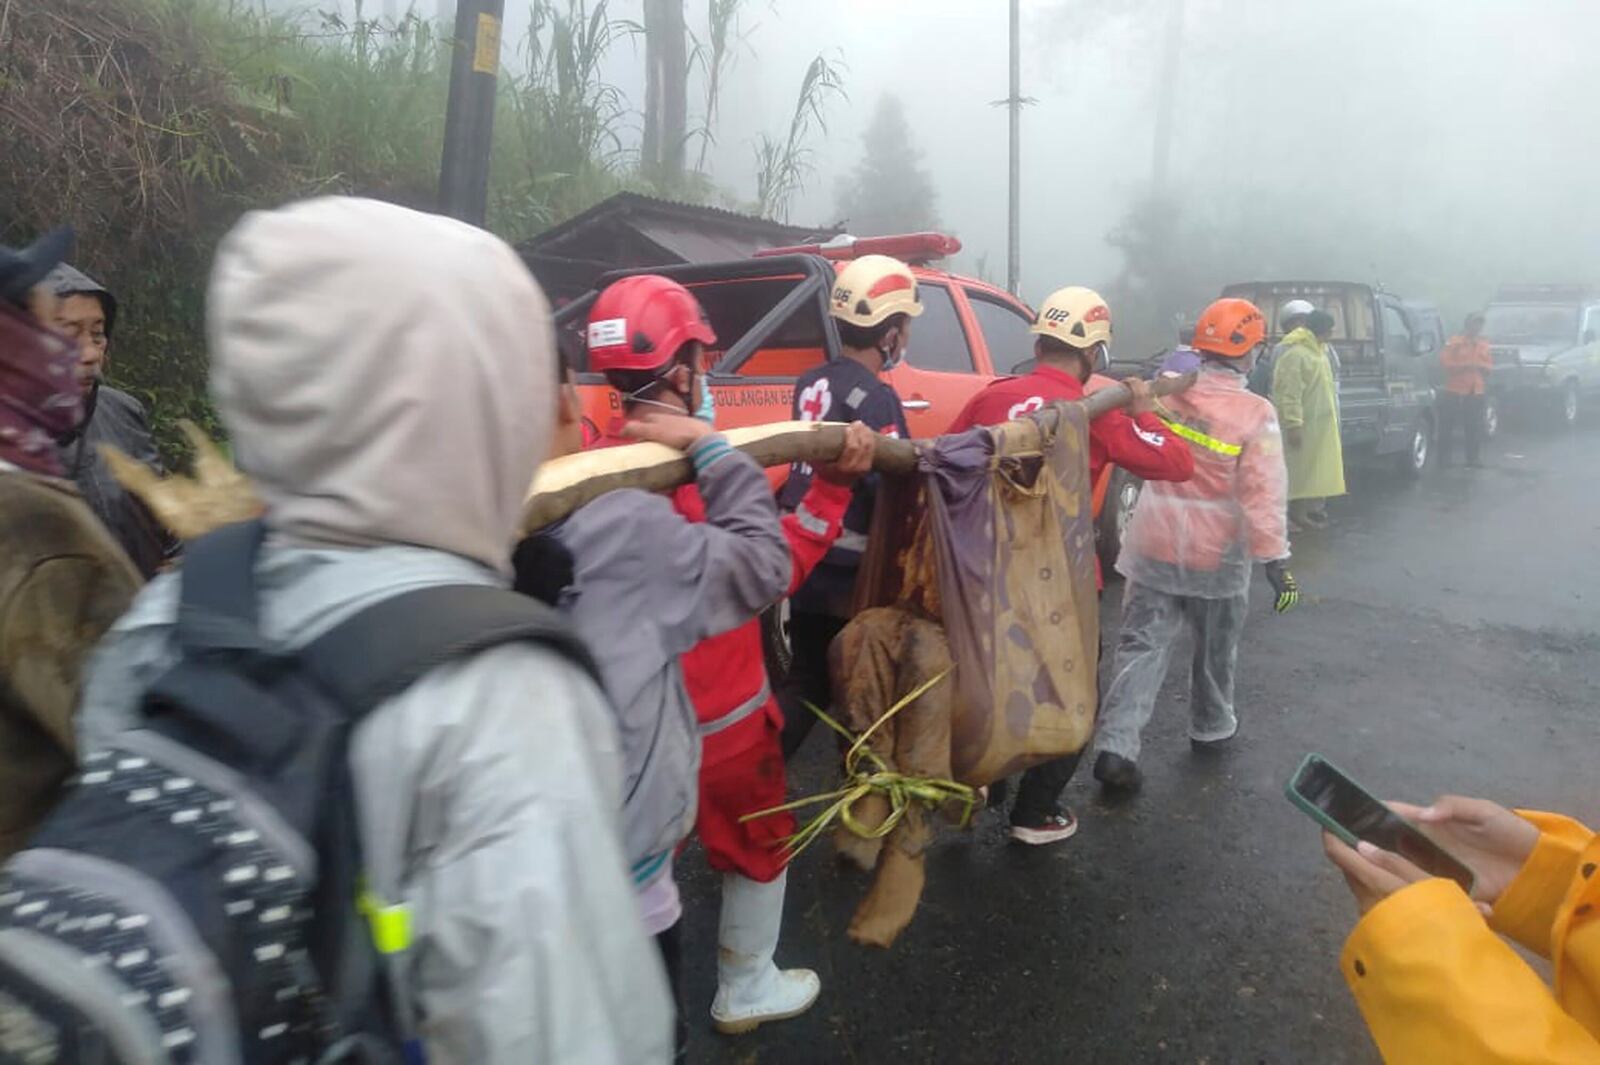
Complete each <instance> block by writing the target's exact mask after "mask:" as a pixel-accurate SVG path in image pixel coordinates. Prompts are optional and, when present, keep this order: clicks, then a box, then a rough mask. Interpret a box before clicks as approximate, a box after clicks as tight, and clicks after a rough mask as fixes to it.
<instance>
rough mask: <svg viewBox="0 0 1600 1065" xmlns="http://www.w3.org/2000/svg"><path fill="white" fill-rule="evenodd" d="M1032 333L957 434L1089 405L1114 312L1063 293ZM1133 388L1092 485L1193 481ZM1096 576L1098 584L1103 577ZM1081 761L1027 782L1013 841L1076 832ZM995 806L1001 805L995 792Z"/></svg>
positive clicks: (1144, 397)
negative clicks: (1010, 373) (1029, 364)
mask: <svg viewBox="0 0 1600 1065" xmlns="http://www.w3.org/2000/svg"><path fill="white" fill-rule="evenodd" d="M1030 332H1032V333H1033V334H1034V335H1035V336H1036V337H1037V338H1038V339H1036V340H1035V341H1034V343H1033V357H1034V369H1033V372H1031V373H1028V374H1025V375H1024V376H1021V377H1003V378H1001V379H999V380H997V381H995V382H993V383H992V384H990V385H989V386H988V387H987V388H985V389H984V390H983V391H981V392H979V393H978V394H977V395H975V396H973V397H972V399H971V400H969V401H968V402H967V405H966V407H965V408H964V409H963V410H962V411H961V413H960V414H958V415H956V420H955V422H954V423H953V424H952V425H951V426H950V430H949V431H950V432H952V433H959V432H963V431H965V430H967V429H971V428H972V427H973V426H977V425H999V424H1001V423H1003V422H1008V421H1011V420H1012V419H1014V418H1019V417H1021V416H1023V415H1025V414H1028V413H1030V412H1032V411H1036V410H1041V409H1042V408H1044V407H1045V406H1046V405H1047V404H1050V403H1055V402H1057V401H1059V400H1077V399H1082V398H1083V386H1084V384H1085V382H1087V381H1088V380H1089V375H1090V374H1092V373H1093V372H1094V371H1095V369H1096V368H1097V367H1098V366H1100V365H1101V364H1102V363H1103V362H1104V361H1105V360H1106V358H1107V353H1108V351H1109V349H1110V347H1111V308H1110V307H1109V306H1107V305H1106V301H1105V300H1104V299H1103V298H1101V296H1100V294H1099V293H1098V292H1095V291H1094V290H1093V289H1087V288H1079V287H1076V286H1073V287H1068V288H1063V289H1058V290H1057V291H1055V292H1053V293H1051V294H1050V297H1049V298H1048V299H1046V300H1045V301H1044V304H1043V305H1042V306H1041V307H1040V308H1039V316H1038V318H1037V319H1036V320H1035V321H1034V325H1033V328H1032V330H1030ZM1127 385H1128V387H1129V388H1130V389H1131V390H1132V391H1133V405H1132V406H1131V407H1130V408H1129V410H1128V412H1123V411H1120V410H1113V411H1108V412H1106V413H1105V414H1102V415H1101V416H1100V417H1098V418H1096V419H1095V420H1094V421H1093V422H1092V423H1091V424H1090V426H1089V483H1090V484H1095V483H1097V482H1098V480H1099V478H1100V471H1101V470H1103V469H1104V468H1105V466H1106V464H1107V463H1110V462H1114V463H1116V464H1117V465H1118V466H1121V467H1122V468H1123V469H1125V470H1127V471H1128V472H1129V473H1132V474H1134V475H1136V476H1139V477H1142V478H1144V479H1145V480H1147V481H1186V480H1188V479H1189V478H1190V477H1192V476H1193V475H1194V458H1193V456H1191V455H1190V454H1189V448H1188V446H1187V445H1186V444H1185V443H1184V442H1183V440H1182V439H1181V438H1180V437H1178V436H1176V435H1175V434H1173V433H1172V432H1170V431H1168V429H1167V426H1166V424H1165V423H1164V422H1162V421H1161V419H1160V418H1158V417H1156V416H1155V414H1154V413H1153V411H1154V410H1155V397H1154V396H1153V395H1152V394H1151V391H1150V385H1149V384H1148V383H1147V382H1145V381H1143V380H1141V379H1139V378H1136V377H1135V378H1130V379H1129V380H1128V382H1127ZM1096 567H1097V570H1098V560H1097V562H1096ZM1095 576H1096V578H1097V581H1098V578H1099V577H1100V574H1099V573H1098V572H1096V574H1095ZM1098 583H1103V581H1098ZM1082 756H1083V755H1082V752H1079V753H1077V754H1069V755H1067V756H1066V757H1065V758H1058V759H1056V760H1055V761H1053V762H1046V763H1044V764H1043V765H1038V766H1034V767H1033V768H1032V769H1030V770H1028V771H1027V772H1026V773H1024V774H1023V777H1022V784H1021V786H1020V787H1019V788H1018V789H1017V801H1016V804H1015V805H1014V806H1013V807H1012V809H1011V838H1012V839H1014V840H1017V841H1018V842H1019V843H1029V844H1033V845H1036V846H1038V845H1043V844H1047V843H1055V842H1058V841H1060V840H1064V839H1068V838H1070V837H1071V836H1072V835H1073V834H1074V833H1075V832H1077V830H1078V820H1077V818H1076V817H1074V816H1073V814H1072V811H1071V810H1069V809H1067V808H1065V807H1063V806H1062V805H1061V801H1060V800H1061V792H1062V791H1063V790H1064V789H1065V788H1066V786H1067V782H1068V781H1070V780H1071V779H1072V774H1073V772H1074V771H1075V770H1076V769H1077V767H1078V761H1079V759H1080V758H1082ZM990 798H991V801H993V800H995V796H994V793H993V792H991V793H990Z"/></svg>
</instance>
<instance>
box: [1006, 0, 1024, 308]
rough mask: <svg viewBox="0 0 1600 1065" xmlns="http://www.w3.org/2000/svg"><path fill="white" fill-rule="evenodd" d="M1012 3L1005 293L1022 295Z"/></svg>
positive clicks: (1017, 29)
mask: <svg viewBox="0 0 1600 1065" xmlns="http://www.w3.org/2000/svg"><path fill="white" fill-rule="evenodd" d="M1020 7H1021V0H1011V93H1010V95H1008V96H1007V97H1006V107H1007V109H1008V110H1009V111H1010V112H1011V189H1010V195H1009V196H1008V197H1007V204H1006V291H1007V292H1010V293H1011V294H1012V295H1013V296H1020V295H1021V294H1022V15H1021V11H1020Z"/></svg>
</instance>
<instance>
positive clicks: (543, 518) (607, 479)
mask: <svg viewBox="0 0 1600 1065" xmlns="http://www.w3.org/2000/svg"><path fill="white" fill-rule="evenodd" d="M1194 380H1195V375H1194V374H1192V373H1191V374H1185V375H1184V376H1182V377H1162V378H1159V379H1157V380H1156V381H1154V382H1152V383H1151V390H1152V391H1153V392H1155V394H1156V395H1157V396H1170V395H1172V394H1173V393H1175V392H1182V391H1183V390H1184V389H1186V388H1188V387H1189V386H1190V385H1192V384H1193V383H1194ZM1132 400H1133V394H1132V393H1131V392H1130V391H1129V390H1128V386H1127V385H1115V386H1112V387H1109V388H1103V389H1100V390H1099V391H1098V392H1095V393H1093V394H1092V395H1089V396H1085V397H1084V398H1083V399H1082V400H1078V401H1077V402H1079V403H1081V404H1082V406H1083V408H1084V411H1085V413H1086V414H1087V415H1088V418H1089V420H1090V421H1093V420H1094V419H1095V418H1098V417H1099V416H1100V415H1102V414H1104V413H1106V412H1107V411H1109V410H1115V409H1117V408H1119V407H1126V406H1127V405H1128V404H1129V403H1130V402H1132ZM1065 406H1066V404H1065V403H1057V404H1052V405H1051V406H1049V407H1046V408H1044V409H1043V410H1041V411H1038V412H1037V413H1035V414H1031V415H1029V416H1028V417H1026V418H1024V419H1021V421H1022V422H1023V424H1024V425H1031V426H1033V427H1036V428H1037V429H1038V430H1041V431H1045V432H1048V431H1050V430H1053V429H1054V428H1055V427H1056V425H1057V424H1058V423H1059V421H1060V417H1061V409H1060V408H1062V407H1065ZM844 430H845V427H844V425H843V424H842V423H839V422H779V423H777V424H776V425H762V426H756V427H753V428H749V429H731V430H729V431H727V432H726V433H724V434H723V435H724V436H726V437H727V439H728V442H729V443H730V444H732V445H733V446H734V447H736V448H738V449H739V450H740V451H742V452H744V453H745V454H746V455H748V456H750V457H751V458H752V459H754V460H755V461H756V462H757V463H758V464H759V465H761V466H787V465H789V464H790V463H792V462H809V463H813V464H816V463H823V462H831V461H833V460H834V459H836V458H838V457H839V452H840V451H841V450H843V448H844ZM918 446H919V442H918V441H913V440H895V439H891V438H888V437H883V438H880V439H879V440H878V442H877V449H876V451H875V453H874V455H873V460H872V468H873V469H875V470H877V471H879V472H880V473H886V474H889V475H891V476H901V477H903V476H906V475H908V474H911V473H915V472H916V469H917V448H918ZM693 480H694V466H693V464H692V463H690V461H689V459H688V457H687V456H685V455H684V453H683V452H681V451H677V450H675V449H673V448H670V447H665V446H663V445H661V444H630V445H628V446H627V447H616V448H606V449H603V450H600V451H584V452H580V453H578V454H576V455H567V456H565V457H563V458H559V459H552V460H551V461H549V462H547V463H545V464H544V466H542V467H541V468H540V470H539V475H538V477H536V478H535V479H534V482H533V489H532V491H531V492H530V493H529V495H528V501H527V504H526V505H525V506H524V507H523V512H522V531H523V532H524V533H529V532H533V531H534V530H536V529H542V528H544V527H545V526H546V525H550V524H552V523H554V522H557V521H560V520H561V519H562V518H564V517H566V516H567V515H569V514H571V513H572V512H573V511H575V510H577V509H578V508H579V507H581V506H583V505H584V504H585V503H590V502H593V501H594V500H595V499H598V498H599V497H600V496H602V495H605V494H606V493H607V492H614V491H616V490H618V489H621V488H637V489H641V490H643V491H646V492H666V491H670V490H671V489H673V488H677V487H678V486H679V485H684V484H689V483H691V482H693Z"/></svg>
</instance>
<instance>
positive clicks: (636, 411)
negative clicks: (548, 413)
mask: <svg viewBox="0 0 1600 1065" xmlns="http://www.w3.org/2000/svg"><path fill="white" fill-rule="evenodd" d="M588 341H589V360H590V367H591V368H592V369H598V370H601V371H603V372H605V374H606V379H607V381H608V382H609V383H610V384H611V385H612V386H613V387H615V388H617V389H618V390H619V391H620V392H621V393H622V402H623V419H622V422H621V424H619V425H614V426H613V427H612V429H611V431H610V433H609V434H608V436H607V437H606V438H604V439H603V440H602V441H600V446H608V445H612V444H616V443H625V442H629V441H632V440H641V439H642V440H653V441H656V442H658V443H663V444H667V445H669V446H674V447H679V448H682V449H684V450H685V451H687V453H688V454H689V457H690V458H691V459H692V460H693V461H694V463H695V467H696V469H697V470H699V471H700V474H701V478H700V484H702V485H703V484H704V483H705V480H706V476H707V471H708V470H711V469H713V468H714V467H717V466H718V465H719V464H722V463H728V464H746V465H748V464H749V462H750V460H749V459H747V458H745V457H744V456H742V455H739V454H737V453H736V452H734V451H733V450H732V448H731V447H730V446H729V444H728V443H727V441H726V440H724V439H723V438H722V437H721V436H719V435H716V434H715V433H714V431H713V430H712V428H711V427H710V426H709V425H707V424H705V423H704V422H702V421H698V420H695V419H694V418H693V417H691V415H693V414H695V413H696V412H698V411H701V410H702V409H704V407H705V405H706V404H705V392H706V389H707V385H706V381H705V375H704V372H703V365H704V357H705V349H706V348H707V346H709V345H712V344H715V343H716V336H715V334H714V333H713V332H712V330H711V326H710V324H709V323H708V322H706V321H705V320H704V312H703V311H702V310H701V308H700V306H699V304H698V303H697V302H696V301H695V299H694V297H693V296H692V295H691V294H690V293H689V291H688V290H687V289H685V288H684V287H683V286H682V285H679V284H677V283H676V282H674V281H671V280H669V279H667V278H663V277H656V276H652V275H643V276H638V277H630V278H624V279H623V280H621V281H618V282H617V283H615V284H614V285H612V286H611V288H609V289H607V290H606V292H604V293H602V294H601V296H600V298H599V299H597V300H596V302H595V308H594V310H593V311H592V312H591V314H590V323H589V333H588ZM875 440H876V436H875V435H874V434H873V433H871V432H869V431H868V430H866V429H865V428H864V427H862V426H859V425H852V426H851V427H850V429H849V430H847V445H846V449H845V453H844V454H843V455H841V456H840V458H839V460H838V461H837V462H836V463H834V464H833V465H831V466H827V467H819V468H818V469H817V471H816V473H817V476H816V477H815V478H814V479H813V480H812V483H811V485H810V487H809V488H808V490H807V491H806V493H805V495H804V497H803V498H802V499H801V501H800V506H799V508H798V510H797V512H796V513H795V514H790V515H787V516H785V517H783V518H782V519H781V528H782V532H783V536H784V539H785V541H786V542H787V544H788V547H789V552H790V565H789V571H788V574H787V576H788V582H787V585H786V588H779V589H778V595H773V596H771V598H772V599H776V598H778V597H779V596H781V595H782V594H793V592H794V589H795V588H796V587H797V586H799V585H800V583H801V582H802V581H804V580H805V578H806V577H807V576H808V575H809V574H810V573H811V571H812V569H813V568H814V567H815V566H816V565H817V564H818V563H819V562H820V561H821V560H822V558H823V556H824V555H825V554H826V553H827V552H828V550H829V548H830V547H832V546H833V543H834V541H835V540H836V539H837V538H838V536H839V533H840V530H841V528H842V523H843V519H844V516H845V510H846V508H847V507H848V506H849V504H850V499H851V487H852V485H853V484H854V482H855V480H856V479H857V478H859V477H860V476H861V475H862V474H863V473H864V472H866V471H867V470H869V469H870V468H871V465H872V454H873V450H874V448H873V444H874V441H875ZM708 502H710V499H709V493H708V494H707V495H706V496H702V493H701V491H700V487H699V486H698V485H685V486H684V487H682V488H679V489H678V490H677V491H675V492H674V493H673V494H672V505H673V507H674V508H675V509H676V510H677V512H678V514H679V515H681V516H682V517H683V518H685V519H687V520H688V521H690V522H704V521H706V520H707V505H708ZM591 505H592V506H596V505H599V504H591ZM765 506H766V509H767V510H768V511H769V512H775V505H774V504H773V503H772V499H771V496H770V494H767V495H766V496H765ZM580 513H581V512H580ZM752 519H753V516H752ZM570 547H571V549H572V550H573V552H574V554H575V555H577V556H578V569H579V570H580V572H581V570H582V568H583V558H582V554H583V545H582V544H581V543H580V542H574V543H573V544H571V545H570ZM688 561H689V560H685V559H674V558H661V559H660V560H659V564H660V565H662V566H667V567H670V566H673V565H682V564H685V563H686V562H688ZM701 561H704V559H703V558H702V559H701ZM755 580H756V577H755V575H753V574H752V575H751V576H750V577H749V578H748V579H747V580H746V581H745V585H746V587H745V588H744V589H741V591H748V589H749V587H750V586H752V585H753V582H754V581H755ZM579 583H580V585H581V583H582V582H581V580H580V582H579ZM580 592H581V588H580ZM763 605H767V604H763ZM758 613H759V608H758V609H757V610H752V611H749V612H748V613H747V614H746V616H745V617H744V620H743V622H742V623H740V624H738V625H737V626H736V627H733V628H731V629H726V630H724V631H722V632H720V633H717V632H716V631H714V630H713V632H712V634H711V635H709V636H707V637H706V638H704V639H702V640H701V641H700V642H699V643H697V644H696V645H695V646H694V647H692V648H691V649H689V650H688V651H687V652H686V653H685V654H684V655H683V656H682V658H681V659H680V663H681V665H682V670H683V677H682V680H683V687H684V689H685V690H686V691H687V694H688V696H689V699H690V701H691V702H692V704H693V706H694V712H695V716H696V718H697V719H698V722H699V732H700V739H701V752H700V766H699V796H698V798H699V803H698V810H697V811H696V814H695V831H696V832H697V833H698V834H699V836H700V842H701V845H702V846H703V847H704V848H705V852H706V859H707V861H708V862H709V863H710V865H711V867H712V868H713V869H715V870H717V871H718V872H720V873H722V874H723V877H722V917H721V924H720V929H719V933H718V940H717V944H718V951H717V992H716V998H715V1000H714V1001H713V1003H712V1006H711V1017H712V1020H713V1022H714V1024H715V1026H716V1028H717V1029H718V1030H719V1031H721V1032H724V1033H726V1034H737V1033H740V1032H746V1031H749V1030H751V1029H753V1028H755V1027H757V1026H758V1025H760V1024H763V1023H765V1022H767V1021H776V1020H783V1019H786V1018H789V1017H794V1016H797V1015H798V1014H801V1013H804V1012H805V1011H806V1010H807V1009H809V1008H810V1007H811V1004H812V1003H813V1002H815V1001H816V998H817V995H818V993H819V992H820V990H821V981H820V980H819V979H818V977H817V974H816V973H814V972H812V971H811V970H809V969H787V970H781V969H779V968H778V967H777V966H776V965H775V964H774V963H773V954H774V952H775V951H776V950H777V946H778V936H779V931H780V929H781V926H782V921H783V899H784V891H785V886H786V883H787V869H786V868H785V864H784V860H783V855H782V852H781V849H780V846H779V844H781V843H782V841H783V840H784V839H786V838H787V837H788V836H790V835H792V834H793V833H794V831H795V821H794V816H793V815H792V814H789V813H784V814H775V815H772V816H769V817H760V818H755V819H752V820H750V821H745V822H741V821H740V818H741V817H743V816H744V815H746V814H751V813H756V812H759V811H762V810H768V809H771V808H773V807H775V806H781V805H783V803H784V802H786V801H787V794H786V779H785V776H784V764H783V752H782V747H781V740H780V737H781V734H782V728H783V715H782V712H781V711H780V710H779V708H778V703H777V700H776V699H775V698H774V697H773V694H772V688H771V685H770V684H769V682H768V679H767V672H766V665H765V661H764V658H763V655H762V639H761V623H760V621H759V620H758V616H757V615H758ZM622 638H624V639H625V638H626V634H623V637H622ZM624 738H625V739H626V736H625V737H624ZM674 916H676V913H674ZM663 950H664V953H665V954H666V956H667V960H668V962H669V968H673V969H676V962H677V958H676V956H675V944H674V943H672V942H671V941H663ZM672 975H673V977H674V983H675V984H676V983H677V978H678V974H677V973H676V972H675V971H674V972H673V974H672ZM681 1050H682V1048H681V1047H680V1052H681Z"/></svg>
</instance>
